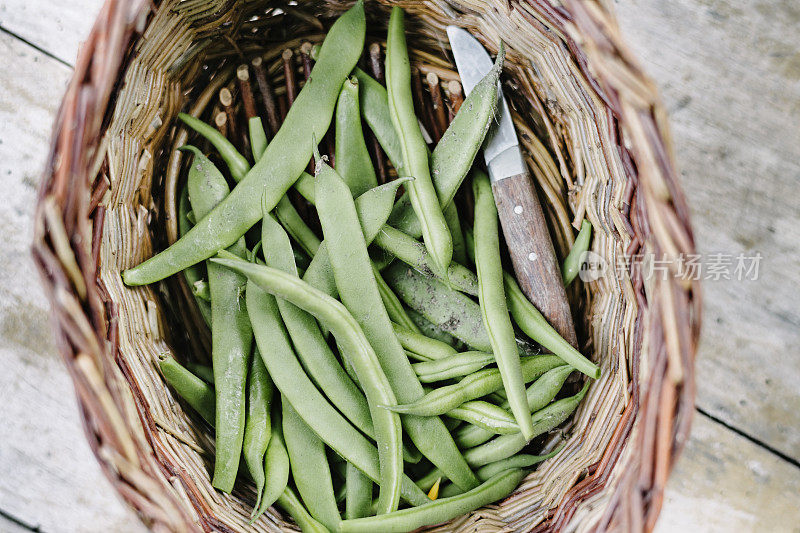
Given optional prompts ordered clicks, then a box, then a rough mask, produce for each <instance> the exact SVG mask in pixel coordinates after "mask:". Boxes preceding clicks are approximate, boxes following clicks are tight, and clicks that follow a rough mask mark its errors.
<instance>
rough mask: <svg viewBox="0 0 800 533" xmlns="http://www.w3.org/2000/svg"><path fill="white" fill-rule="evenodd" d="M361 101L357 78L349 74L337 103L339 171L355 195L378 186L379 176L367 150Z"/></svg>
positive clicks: (337, 160)
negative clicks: (349, 76)
mask: <svg viewBox="0 0 800 533" xmlns="http://www.w3.org/2000/svg"><path fill="white" fill-rule="evenodd" d="M359 107H360V106H359V103H358V79H356V78H350V79H347V80H345V82H344V84H343V85H342V92H341V93H339V101H338V102H337V103H336V130H335V131H336V143H335V146H336V148H335V150H336V154H335V161H336V172H338V173H339V175H340V176H342V179H343V180H345V183H347V186H348V187H349V188H350V190H351V191H352V193H353V196H359V195H361V194H363V193H365V192H367V191H368V190H370V189H371V188H373V187H377V186H378V178H377V177H376V176H375V169H374V168H373V166H372V160H371V159H370V157H369V151H367V145H366V143H365V141H364V132H363V131H362V129H361V113H360V110H359Z"/></svg>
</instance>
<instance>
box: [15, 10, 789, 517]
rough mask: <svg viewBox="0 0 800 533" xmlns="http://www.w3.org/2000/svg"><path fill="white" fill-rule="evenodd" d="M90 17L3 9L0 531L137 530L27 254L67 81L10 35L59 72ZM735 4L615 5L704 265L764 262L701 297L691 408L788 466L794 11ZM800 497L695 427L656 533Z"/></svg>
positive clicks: (784, 479)
mask: <svg viewBox="0 0 800 533" xmlns="http://www.w3.org/2000/svg"><path fill="white" fill-rule="evenodd" d="M100 4H101V0H81V1H80V2H56V1H54V0H40V1H36V2H31V1H26V0H5V1H3V0H0V28H1V29H4V30H6V32H3V33H0V54H2V56H1V58H0V67H2V68H1V69H0V72H4V73H6V74H4V75H3V76H1V77H0V90H2V93H0V174H2V176H3V184H4V197H5V201H4V202H3V203H2V205H0V228H2V230H3V231H4V235H5V239H6V242H5V246H4V247H1V248H0V265H2V269H0V360H2V362H3V370H4V371H3V372H2V373H0V402H2V405H3V406H4V413H3V423H2V424H0V473H2V474H3V475H2V476H0V531H10V532H13V533H16V532H17V531H23V530H25V529H26V528H23V527H22V526H19V525H17V524H16V522H12V521H9V520H8V519H7V518H4V516H6V517H13V518H14V520H16V521H17V522H22V523H23V524H25V525H28V526H30V528H34V527H37V526H38V527H40V528H41V530H42V531H46V532H60V531H64V532H72V531H81V532H95V531H97V532H100V531H122V532H127V531H143V529H144V528H143V527H142V526H141V524H140V523H139V521H138V519H137V518H136V516H135V515H134V514H133V513H132V512H130V511H129V510H128V509H127V508H125V507H124V506H122V505H121V504H120V502H119V500H118V499H117V497H116V494H115V493H114V492H113V490H112V489H111V487H110V485H109V484H108V482H107V481H106V480H105V478H104V477H103V476H102V474H101V473H100V471H99V468H98V467H97V465H96V461H95V460H94V458H93V456H92V455H91V452H90V451H89V449H88V446H87V445H86V442H85V439H84V436H83V431H82V429H81V427H80V422H79V416H78V412H77V409H76V405H75V401H74V395H73V392H72V387H71V384H70V381H69V378H68V376H67V375H66V373H65V371H64V369H63V366H62V364H61V361H60V360H59V359H58V357H57V356H56V355H55V353H54V349H53V346H52V343H51V342H50V340H49V339H50V333H49V326H48V319H47V311H46V302H45V300H44V297H43V295H42V293H41V290H40V289H39V285H38V279H37V277H36V275H35V273H34V271H33V265H32V263H31V261H30V258H29V256H28V251H27V249H28V243H29V240H30V235H31V223H30V217H31V214H32V211H33V202H34V198H35V188H36V184H37V183H38V180H39V173H40V171H41V165H42V164H43V162H44V157H45V155H46V150H47V140H48V137H49V133H50V128H51V123H52V119H53V115H54V112H55V109H56V107H57V105H58V102H59V100H60V98H61V94H62V93H63V89H64V84H65V83H66V80H67V78H68V76H69V70H68V69H67V68H66V67H65V66H63V65H62V64H60V63H59V62H58V61H56V60H54V59H52V58H50V57H47V55H45V54H42V53H39V52H37V51H35V50H34V49H32V48H31V47H29V46H27V45H25V44H23V43H22V42H20V41H18V40H16V39H14V38H13V37H12V35H9V32H10V34H13V35H18V36H20V37H22V38H23V39H25V40H26V41H29V42H30V43H32V44H33V45H34V46H37V47H40V48H42V49H43V50H44V51H45V52H46V53H47V54H50V55H51V56H53V57H55V58H57V59H58V60H60V61H63V62H65V63H67V64H72V63H73V62H74V58H75V55H76V52H77V46H78V43H79V41H80V40H81V39H82V38H83V36H84V35H85V34H86V32H88V30H89V28H90V26H91V24H92V23H93V21H94V18H95V16H96V13H97V10H98V8H99V6H100ZM662 4H663V5H662ZM740 4H742V2H734V1H733V0H726V1H709V0H704V1H702V2H697V1H693V0H671V1H670V2H661V1H659V0H619V1H618V3H617V8H618V11H619V15H620V18H621V20H622V23H623V27H624V29H625V31H626V33H627V35H628V36H629V41H630V42H631V43H632V44H633V45H634V47H635V49H636V51H637V53H638V55H639V57H641V58H642V59H643V61H644V62H645V63H646V65H647V69H648V71H649V72H651V73H652V74H653V76H654V77H655V78H656V80H657V81H658V82H659V84H660V86H661V87H662V88H663V91H664V95H665V99H666V101H667V104H668V106H669V108H670V111H671V114H672V124H673V129H674V133H675V145H676V152H677V153H678V159H679V163H680V166H681V168H682V170H683V180H684V185H685V188H686V191H687V193H688V195H689V199H690V203H691V205H692V208H693V212H694V223H695V227H696V228H697V234H698V242H699V245H700V247H701V249H702V250H703V251H704V252H717V251H718V252H725V253H733V254H735V253H738V252H739V251H761V252H762V254H764V259H763V260H762V265H761V266H762V271H761V277H760V279H759V281H757V282H750V283H738V282H736V283H733V282H730V283H725V282H708V283H706V284H705V287H704V288H705V302H706V315H705V322H704V336H703V343H702V345H701V350H700V356H699V360H698V370H699V376H698V378H699V379H698V386H699V391H698V398H699V405H700V406H701V407H702V408H703V409H705V410H706V411H708V412H709V413H710V414H711V415H712V416H714V417H717V418H720V419H722V420H725V421H726V422H727V423H729V424H730V425H732V426H734V427H737V428H739V429H740V430H741V431H743V432H744V433H746V434H750V435H753V436H754V437H755V438H757V439H759V440H762V441H763V442H766V443H768V444H769V445H770V446H773V447H775V448H777V449H779V450H781V451H783V452H784V453H786V454H788V455H790V456H792V457H795V458H797V457H798V456H797V454H798V453H800V452H798V450H800V445H798V444H799V443H800V440H798V439H800V437H798V435H800V433H799V432H800V409H797V407H800V400H798V393H797V392H796V390H797V389H796V386H795V383H797V381H798V377H800V376H798V368H800V367H799V366H798V362H800V358H798V357H797V355H798V347H797V346H798V343H797V342H794V343H793V342H792V341H793V340H794V341H796V340H797V339H798V334H797V331H798V325H799V324H800V319H798V307H797V305H796V304H795V302H796V301H800V283H798V273H797V268H796V265H795V264H794V263H796V261H797V252H796V250H795V248H796V246H797V243H798V242H800V238H798V237H800V234H799V233H798V229H797V227H798V226H797V224H796V223H797V218H798V216H800V210H799V209H798V208H797V206H798V199H797V198H798V195H797V194H796V193H795V190H796V188H795V183H796V182H797V179H798V177H800V168H798V162H800V157H798V156H800V138H799V137H798V135H799V134H800V128H798V127H797V124H798V118H800V117H798V115H799V114H800V104H798V103H797V102H800V98H799V97H800V88H798V80H800V37H799V36H798V32H797V31H796V27H797V23H798V22H800V11H798V8H796V7H793V6H795V4H794V2H792V1H790V0H784V1H782V2H767V1H766V0H765V1H763V2H761V3H756V2H749V3H747V5H744V6H742V5H740ZM731 6H739V7H731ZM792 406H794V409H793V408H792ZM798 484H800V469H797V468H796V467H795V466H793V465H791V464H789V463H787V462H785V461H782V460H781V459H780V458H778V457H777V456H775V455H773V454H771V453H769V452H768V451H766V450H765V449H764V448H763V447H759V446H757V445H755V444H753V443H751V442H749V441H748V440H747V439H744V438H743V437H741V436H739V435H737V434H736V433H735V432H732V431H730V430H728V429H726V428H725V427H724V426H722V425H720V424H717V423H716V422H713V421H712V420H710V419H708V418H706V417H704V416H703V415H700V414H698V416H697V418H696V422H695V427H694V431H693V434H692V438H691V440H690V442H689V443H688V446H687V449H686V451H685V452H684V455H683V456H682V458H681V460H680V461H679V463H678V466H677V469H676V472H675V474H674V475H673V478H672V479H671V481H670V484H669V486H668V492H667V499H666V503H665V506H664V511H663V513H662V518H661V521H660V523H659V526H658V533H668V532H673V531H674V532H683V531H726V532H727V531H737V532H738V531H792V532H796V531H798V528H797V524H798V523H800V511H798V509H797V505H796V498H797V494H798V488H800V487H799V486H798ZM793 503H795V505H792V504H793Z"/></svg>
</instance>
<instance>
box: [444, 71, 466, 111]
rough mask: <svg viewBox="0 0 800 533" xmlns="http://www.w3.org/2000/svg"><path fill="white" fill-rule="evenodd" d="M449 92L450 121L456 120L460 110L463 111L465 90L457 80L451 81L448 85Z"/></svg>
mask: <svg viewBox="0 0 800 533" xmlns="http://www.w3.org/2000/svg"><path fill="white" fill-rule="evenodd" d="M447 91H448V92H449V93H450V107H449V109H450V120H451V121H452V120H453V118H455V116H456V113H458V110H459V109H461V104H463V103H464V90H463V89H462V88H461V84H460V83H459V82H458V81H456V80H450V82H449V83H448V84H447Z"/></svg>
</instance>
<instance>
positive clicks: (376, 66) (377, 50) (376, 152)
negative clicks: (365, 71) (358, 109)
mask: <svg viewBox="0 0 800 533" xmlns="http://www.w3.org/2000/svg"><path fill="white" fill-rule="evenodd" d="M369 69H370V71H371V72H372V76H373V77H374V78H375V79H376V80H378V82H380V83H383V80H384V77H385V76H384V73H383V61H382V58H381V45H380V44H379V43H372V44H371V45H370V46H369ZM367 142H368V144H369V147H370V150H371V151H372V159H373V161H374V162H375V172H376V174H377V175H378V183H381V184H383V183H386V178H387V174H386V159H385V156H384V154H383V149H382V148H381V145H380V143H379V142H378V138H377V137H375V134H374V133H372V132H371V131H367Z"/></svg>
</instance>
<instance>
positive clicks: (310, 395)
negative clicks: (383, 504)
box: [212, 254, 427, 505]
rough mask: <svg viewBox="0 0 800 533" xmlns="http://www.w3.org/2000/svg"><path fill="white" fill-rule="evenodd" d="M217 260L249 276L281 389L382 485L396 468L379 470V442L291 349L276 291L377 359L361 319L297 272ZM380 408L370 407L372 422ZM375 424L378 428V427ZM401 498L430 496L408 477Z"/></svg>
mask: <svg viewBox="0 0 800 533" xmlns="http://www.w3.org/2000/svg"><path fill="white" fill-rule="evenodd" d="M223 255H224V254H223ZM212 261H214V262H216V263H218V264H220V265H224V266H226V267H228V268H231V269H234V270H236V271H237V272H239V273H241V274H243V275H245V276H247V277H248V278H249V282H248V288H247V291H246V296H247V300H248V302H249V303H248V310H249V314H250V319H251V320H252V321H253V324H254V325H255V326H254V332H255V334H256V341H257V342H258V345H259V348H260V349H262V350H263V349H268V350H269V352H268V353H269V357H264V355H263V353H262V357H263V358H264V364H265V365H266V367H267V370H268V371H269V374H270V376H272V379H273V381H274V383H275V386H276V387H278V389H279V390H280V391H281V394H282V395H284V396H285V397H287V398H288V400H289V402H290V403H291V404H292V406H293V407H294V408H295V410H296V411H297V413H298V414H299V415H300V417H301V418H302V419H303V420H304V421H305V423H306V424H308V425H309V426H310V427H311V429H313V430H314V432H315V433H316V434H317V435H319V437H320V438H321V439H322V440H323V442H325V444H327V445H328V446H330V447H331V448H332V449H333V450H334V451H335V452H336V453H338V454H339V455H340V456H342V457H343V458H344V459H345V460H347V461H348V462H351V463H353V464H354V465H355V466H356V467H358V469H359V470H361V471H362V472H364V474H366V475H367V476H369V478H370V479H372V480H373V481H375V482H377V483H379V484H380V482H381V481H382V479H381V478H382V475H383V474H387V475H390V473H391V471H390V470H387V471H386V472H383V473H381V472H380V470H381V469H380V467H379V459H378V457H379V455H378V451H377V450H376V449H375V446H373V445H372V444H371V443H370V442H369V441H368V440H367V439H366V437H364V436H363V435H362V434H361V433H360V432H359V431H358V430H357V429H356V428H355V427H353V426H352V425H351V424H350V423H349V422H348V421H347V420H346V419H345V418H344V417H343V416H342V415H341V414H339V412H338V411H336V409H334V408H333V406H331V405H330V403H328V401H327V400H326V399H325V397H324V396H322V394H321V393H320V392H319V391H318V390H317V388H316V387H315V386H314V384H313V383H312V382H311V380H310V379H308V376H307V375H306V373H305V371H304V370H303V368H302V367H301V366H300V363H299V362H298V361H297V357H296V356H295V354H294V352H293V350H292V347H291V343H290V341H289V337H288V334H287V333H286V330H285V329H284V326H283V323H282V320H281V317H280V311H279V310H278V305H277V302H276V301H275V297H274V296H277V297H278V298H283V299H285V300H288V301H289V302H291V303H293V304H294V305H296V306H297V307H300V308H301V309H304V310H305V311H306V312H308V313H311V314H312V315H314V316H316V317H317V318H318V319H321V320H323V322H324V323H325V325H326V326H327V327H328V329H330V331H331V332H332V333H333V334H334V336H335V337H337V339H339V340H340V342H342V343H343V345H344V346H345V347H346V348H347V349H348V351H349V352H350V353H351V357H350V359H351V360H354V359H355V357H356V356H358V357H361V358H367V359H368V360H370V361H372V360H373V357H374V352H372V348H371V347H370V346H369V343H368V342H367V341H366V339H365V338H364V337H363V332H361V329H360V327H358V323H357V322H356V321H355V320H354V319H353V317H352V316H351V315H350V313H348V312H347V310H346V309H345V308H344V306H343V305H342V304H341V303H339V302H338V301H336V300H334V299H332V298H331V297H329V296H327V295H326V294H324V293H322V292H320V291H318V290H316V289H314V288H313V287H311V286H309V285H308V284H307V283H305V282H303V281H302V280H300V279H298V278H297V277H296V276H293V275H291V274H288V273H286V272H283V271H281V270H278V269H274V268H270V267H267V266H261V265H255V264H252V263H248V262H247V261H242V260H239V259H236V258H234V257H230V255H229V254H228V255H226V256H225V258H222V257H217V258H214V259H212ZM267 291H269V292H267ZM270 293H272V295H270ZM370 352H372V355H370ZM360 363H361V362H360V361H359V364H360ZM369 368H370V372H369V374H370V375H369V379H371V380H374V381H373V386H374V387H381V386H382V385H381V379H380V375H379V374H378V373H377V370H378V369H379V368H380V365H377V368H373V365H372V364H370V367H369ZM384 379H385V378H384ZM390 392H391V391H390ZM368 399H369V396H368ZM379 409H380V408H378V409H376V410H372V409H371V412H372V413H373V423H374V422H375V416H376V414H378V413H377V410H379ZM378 416H379V414H378ZM375 429H376V432H377V431H378V428H377V426H376V428H375ZM401 462H402V456H401ZM384 483H387V484H388V483H391V482H390V481H387V482H384ZM401 497H402V498H403V499H404V500H406V501H407V502H408V503H410V504H412V505H421V504H423V503H425V502H426V501H427V496H425V494H424V493H422V492H421V491H419V490H418V488H417V487H416V485H414V484H413V482H411V480H410V479H408V478H406V477H404V478H403V481H402V484H401Z"/></svg>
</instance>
